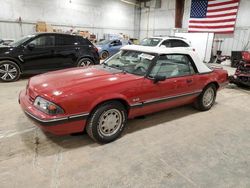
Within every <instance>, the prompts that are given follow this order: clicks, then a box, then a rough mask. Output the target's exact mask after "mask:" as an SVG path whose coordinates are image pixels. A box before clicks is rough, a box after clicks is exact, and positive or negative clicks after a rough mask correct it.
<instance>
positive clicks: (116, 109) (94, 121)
mask: <svg viewBox="0 0 250 188" xmlns="http://www.w3.org/2000/svg"><path fill="white" fill-rule="evenodd" d="M126 123H127V111H126V109H125V107H124V106H123V105H122V104H121V103H120V102H116V101H111V102H107V103H104V104H102V105H100V106H98V107H97V108H96V109H95V110H94V111H93V112H92V113H91V116H90V118H89V119H88V122H87V126H86V130H87V133H88V135H89V136H90V137H91V138H92V139H93V140H95V141H97V142H100V143H108V142H112V141H114V140H115V139H117V138H118V137H119V136H120V135H121V133H122V131H123V130H124V127H125V125H126Z"/></svg>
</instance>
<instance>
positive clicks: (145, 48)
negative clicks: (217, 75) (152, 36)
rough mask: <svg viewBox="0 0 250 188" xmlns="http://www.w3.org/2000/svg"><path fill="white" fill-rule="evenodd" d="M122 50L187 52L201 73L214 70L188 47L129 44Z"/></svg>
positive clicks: (167, 52)
mask: <svg viewBox="0 0 250 188" xmlns="http://www.w3.org/2000/svg"><path fill="white" fill-rule="evenodd" d="M121 50H132V51H141V52H146V53H154V54H187V55H190V56H191V57H192V59H193V61H194V63H195V66H196V68H197V70H198V72H199V73H207V72H211V71H212V70H211V69H210V68H208V67H207V65H205V64H204V63H203V62H202V61H201V60H200V58H199V56H198V54H197V53H196V52H194V51H193V50H190V49H188V48H183V47H180V48H166V47H151V46H140V45H127V46H124V47H122V48H121Z"/></svg>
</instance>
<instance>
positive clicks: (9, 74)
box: [0, 63, 18, 81]
mask: <svg viewBox="0 0 250 188" xmlns="http://www.w3.org/2000/svg"><path fill="white" fill-rule="evenodd" d="M17 75H18V70H17V68H16V67H15V66H13V65H11V64H9V63H4V64H1V65H0V78H1V79H2V80H4V81H11V80H14V79H15V78H16V77H17Z"/></svg>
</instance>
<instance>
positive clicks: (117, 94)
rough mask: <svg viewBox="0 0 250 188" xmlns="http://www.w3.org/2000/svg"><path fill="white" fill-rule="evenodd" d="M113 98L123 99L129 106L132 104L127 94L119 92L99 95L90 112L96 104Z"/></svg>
mask: <svg viewBox="0 0 250 188" xmlns="http://www.w3.org/2000/svg"><path fill="white" fill-rule="evenodd" d="M111 100H121V101H123V102H125V103H126V104H127V105H128V106H129V105H130V104H129V100H128V98H127V97H126V96H125V95H122V94H119V93H114V94H106V95H103V96H100V97H98V98H97V99H95V100H94V101H93V102H92V103H91V105H90V112H92V111H93V110H94V109H95V108H96V106H98V105H99V104H101V103H104V102H107V101H111Z"/></svg>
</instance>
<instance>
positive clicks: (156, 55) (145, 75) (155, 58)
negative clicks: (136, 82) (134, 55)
mask: <svg viewBox="0 0 250 188" xmlns="http://www.w3.org/2000/svg"><path fill="white" fill-rule="evenodd" d="M123 51H130V52H141V53H145V54H148V55H152V56H154V58H153V59H152V60H151V63H150V65H149V67H148V69H147V70H146V72H145V73H144V75H139V74H135V73H133V72H128V71H126V70H123V69H120V68H119V67H115V66H109V65H108V64H107V62H108V61H109V60H110V59H112V58H113V57H114V56H115V55H118V53H122V52H123ZM158 58H159V54H157V53H149V52H144V51H139V50H120V51H119V52H117V53H115V54H114V55H112V56H111V57H109V58H107V59H106V60H105V61H104V62H103V63H102V64H103V65H104V66H107V67H109V68H113V69H116V70H119V71H122V72H124V73H128V74H132V75H135V76H140V77H145V78H148V75H149V74H150V72H151V70H152V68H153V66H154V65H155V63H156V61H157V59H158Z"/></svg>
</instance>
